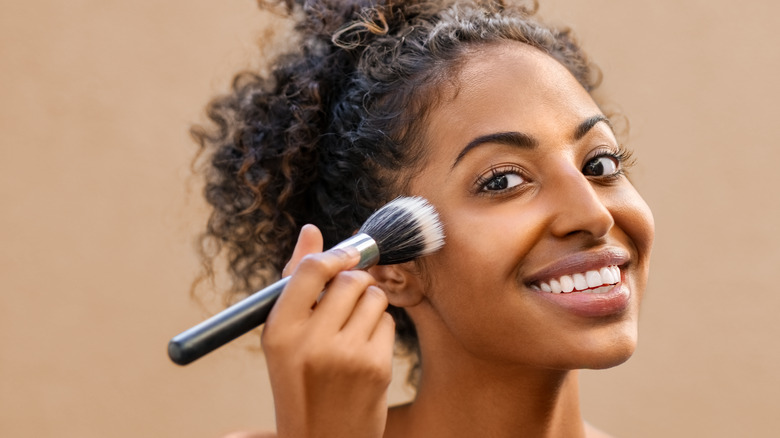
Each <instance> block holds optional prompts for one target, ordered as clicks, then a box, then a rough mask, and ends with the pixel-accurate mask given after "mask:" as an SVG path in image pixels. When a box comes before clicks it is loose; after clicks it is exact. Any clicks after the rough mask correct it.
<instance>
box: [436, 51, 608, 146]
mask: <svg viewBox="0 0 780 438" xmlns="http://www.w3.org/2000/svg"><path fill="white" fill-rule="evenodd" d="M440 93H441V99H440V100H439V102H438V103H437V105H436V106H435V107H433V108H432V109H431V111H430V114H429V117H428V124H427V127H428V129H427V131H428V132H427V135H426V137H427V140H428V141H429V142H433V143H435V142H436V141H437V139H441V137H442V136H444V137H446V139H447V140H448V141H452V139H453V138H457V137H459V136H460V137H462V136H466V135H471V136H478V135H485V134H489V133H491V132H502V131H521V132H525V133H527V134H531V135H540V136H541V135H542V134H543V133H545V132H546V133H550V132H556V131H558V132H559V131H562V128H563V127H564V125H566V124H572V125H574V126H576V124H579V123H580V122H582V120H583V119H586V118H588V117H591V116H593V115H594V114H600V113H601V111H600V110H599V108H598V106H597V105H596V104H595V102H594V101H593V99H592V98H591V96H590V94H589V93H588V92H587V91H586V90H585V89H584V88H583V87H582V85H580V83H579V82H578V81H577V80H576V79H575V78H574V76H573V75H572V74H571V73H570V72H569V71H568V70H567V69H566V68H565V67H564V66H563V65H561V64H560V63H559V62H557V61H556V60H555V59H553V58H552V57H550V56H549V55H547V54H546V53H544V52H542V51H540V50H539V49H536V48H534V47H531V46H529V45H527V44H523V43H519V42H515V41H504V42H501V43H496V44H490V45H480V46H475V47H473V48H471V49H470V50H469V51H467V52H466V54H465V59H464V62H463V63H461V64H460V66H459V68H458V70H457V71H456V72H455V75H454V77H453V78H452V80H451V81H449V82H447V83H445V84H444V85H442V89H441V90H440ZM462 140H463V141H465V142H468V141H469V140H468V139H466V138H462Z"/></svg>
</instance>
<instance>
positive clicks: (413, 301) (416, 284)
mask: <svg viewBox="0 0 780 438" xmlns="http://www.w3.org/2000/svg"><path fill="white" fill-rule="evenodd" d="M368 272H369V273H371V275H373V276H374V278H375V279H376V281H377V283H379V286H380V287H381V288H382V290H384V291H385V294H387V299H388V301H389V302H390V304H392V305H393V306H396V307H412V306H415V305H417V304H419V303H420V301H422V299H423V297H424V293H423V292H424V288H423V287H422V284H423V281H422V278H421V277H420V273H419V269H418V268H417V266H415V263H414V262H407V263H401V264H398V265H380V266H372V267H371V268H369V269H368Z"/></svg>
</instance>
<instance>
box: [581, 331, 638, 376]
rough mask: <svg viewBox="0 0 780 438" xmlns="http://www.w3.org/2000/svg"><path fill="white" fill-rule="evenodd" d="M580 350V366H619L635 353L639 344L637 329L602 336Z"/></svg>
mask: <svg viewBox="0 0 780 438" xmlns="http://www.w3.org/2000/svg"><path fill="white" fill-rule="evenodd" d="M583 345H585V346H586V348H585V350H584V351H582V350H581V351H580V352H579V353H580V358H581V362H580V363H581V366H580V367H579V368H583V369H592V370H603V369H607V368H612V367H614V366H618V365H620V364H622V363H624V362H626V361H627V360H628V359H630V358H631V356H632V355H633V354H634V351H636V345H637V333H636V330H633V331H631V332H630V333H620V334H617V336H613V337H608V338H601V339H598V340H596V341H595V342H592V343H588V344H583Z"/></svg>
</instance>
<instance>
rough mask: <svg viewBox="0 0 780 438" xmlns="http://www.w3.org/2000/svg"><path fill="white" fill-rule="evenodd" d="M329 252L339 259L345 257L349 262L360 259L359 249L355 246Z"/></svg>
mask: <svg viewBox="0 0 780 438" xmlns="http://www.w3.org/2000/svg"><path fill="white" fill-rule="evenodd" d="M329 252H331V253H333V254H336V255H338V256H339V257H343V258H345V259H347V260H351V259H354V258H357V257H360V251H358V249H357V248H355V247H354V246H343V247H341V248H334V249H331V250H330V251H329Z"/></svg>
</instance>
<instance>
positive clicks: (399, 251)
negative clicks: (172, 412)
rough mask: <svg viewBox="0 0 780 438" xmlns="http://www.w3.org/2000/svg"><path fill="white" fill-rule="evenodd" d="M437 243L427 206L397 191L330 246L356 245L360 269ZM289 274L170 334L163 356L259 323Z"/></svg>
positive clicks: (407, 257) (180, 360) (437, 226)
mask: <svg viewBox="0 0 780 438" xmlns="http://www.w3.org/2000/svg"><path fill="white" fill-rule="evenodd" d="M442 245H444V232H443V230H442V225H441V222H439V215H438V214H437V213H436V210H435V209H434V208H433V206H432V205H431V204H429V203H428V201H426V200H425V199H423V198H420V197H399V198H396V199H395V200H393V201H391V202H390V203H388V204H386V205H385V206H384V207H382V208H380V209H379V210H377V211H376V212H374V214H372V215H371V216H370V217H369V218H368V219H367V220H366V222H365V223H364V224H363V226H362V227H360V230H359V231H358V233H357V234H355V235H354V236H352V237H350V238H349V239H346V240H344V241H343V242H341V243H339V244H338V245H336V246H334V248H345V247H348V246H351V247H354V248H356V249H357V250H358V251H359V252H360V261H359V262H358V264H357V265H356V266H355V267H354V268H353V269H366V268H368V267H371V266H373V265H375V264H380V265H392V264H397V263H404V262H408V261H411V260H414V259H416V258H418V257H422V256H424V255H427V254H430V253H432V252H434V251H436V250H438V249H439V248H441V247H442ZM289 278H290V277H285V278H283V279H281V280H279V281H277V282H276V283H274V284H272V285H270V286H268V287H266V288H265V289H262V290H260V291H258V292H255V293H254V294H252V295H250V296H248V297H247V298H245V299H243V300H241V301H239V302H238V303H236V304H234V305H233V306H231V307H228V308H227V309H225V310H223V311H222V312H220V313H218V314H216V315H214V316H212V317H211V318H209V319H207V320H205V321H203V322H201V323H200V324H198V325H196V326H194V327H192V328H190V329H189V330H186V331H184V332H182V333H180V334H178V335H176V336H174V337H173V338H172V339H171V340H170V342H169V343H168V356H169V357H170V358H171V360H172V361H174V362H175V363H177V364H179V365H186V364H188V363H190V362H192V361H194V360H196V359H198V358H200V357H202V356H204V355H206V354H207V353H209V352H211V351H213V350H215V349H217V348H219V347H221V346H222V345H225V344H226V343H228V342H230V341H232V340H233V339H235V338H237V337H239V336H241V335H243V334H244V333H246V332H248V331H250V330H252V329H254V328H255V327H258V326H259V325H261V324H263V323H264V322H265V320H266V318H268V314H269V313H270V312H271V308H272V307H273V305H274V303H275V302H276V299H277V298H278V297H279V294H280V293H281V292H282V290H283V289H284V287H285V286H286V285H287V282H288V281H289Z"/></svg>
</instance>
